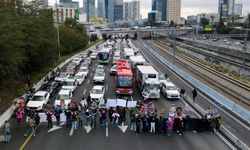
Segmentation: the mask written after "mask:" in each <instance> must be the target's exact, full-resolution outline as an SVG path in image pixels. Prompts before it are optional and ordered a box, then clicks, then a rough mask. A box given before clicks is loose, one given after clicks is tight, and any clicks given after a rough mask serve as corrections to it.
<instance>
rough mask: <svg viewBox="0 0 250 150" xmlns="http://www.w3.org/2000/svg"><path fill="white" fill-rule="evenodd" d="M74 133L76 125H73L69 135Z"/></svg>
mask: <svg viewBox="0 0 250 150" xmlns="http://www.w3.org/2000/svg"><path fill="white" fill-rule="evenodd" d="M73 133H74V126H72V127H71V129H70V132H69V136H72V135H73Z"/></svg>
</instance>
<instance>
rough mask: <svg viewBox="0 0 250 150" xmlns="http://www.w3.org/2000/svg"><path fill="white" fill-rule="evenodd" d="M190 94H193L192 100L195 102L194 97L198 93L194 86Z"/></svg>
mask: <svg viewBox="0 0 250 150" xmlns="http://www.w3.org/2000/svg"><path fill="white" fill-rule="evenodd" d="M192 94H193V102H194V103H195V98H196V97H197V95H198V92H197V90H196V89H195V88H194V89H193V91H192Z"/></svg>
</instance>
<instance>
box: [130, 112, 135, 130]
mask: <svg viewBox="0 0 250 150" xmlns="http://www.w3.org/2000/svg"><path fill="white" fill-rule="evenodd" d="M135 115H136V114H135V110H134V109H131V110H130V130H132V131H136V117H135Z"/></svg>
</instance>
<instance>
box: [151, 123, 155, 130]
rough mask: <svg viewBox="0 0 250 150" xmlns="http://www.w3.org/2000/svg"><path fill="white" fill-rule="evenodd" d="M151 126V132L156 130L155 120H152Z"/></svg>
mask: <svg viewBox="0 0 250 150" xmlns="http://www.w3.org/2000/svg"><path fill="white" fill-rule="evenodd" d="M150 126H151V129H150V132H155V122H151V123H150Z"/></svg>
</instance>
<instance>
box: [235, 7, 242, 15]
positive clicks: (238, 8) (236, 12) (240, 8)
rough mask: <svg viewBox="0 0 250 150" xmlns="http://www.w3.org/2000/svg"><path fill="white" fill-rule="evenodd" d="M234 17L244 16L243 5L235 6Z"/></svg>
mask: <svg viewBox="0 0 250 150" xmlns="http://www.w3.org/2000/svg"><path fill="white" fill-rule="evenodd" d="M234 15H239V16H241V15H242V4H234Z"/></svg>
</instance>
